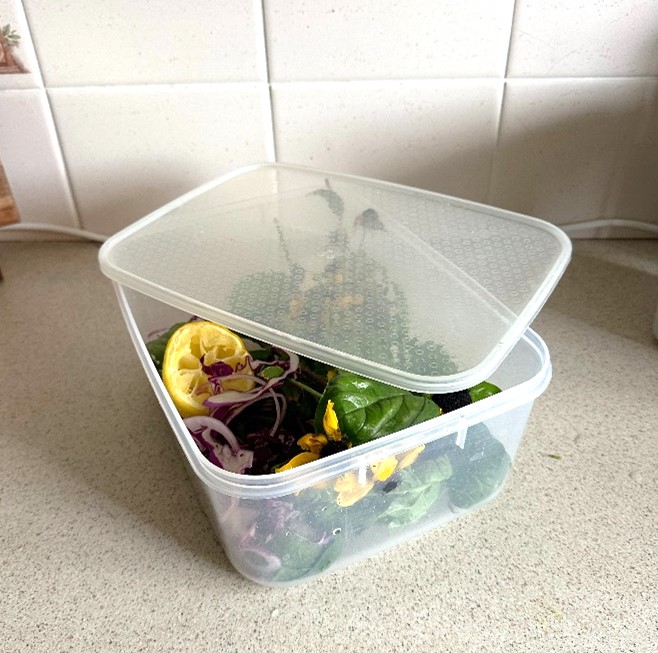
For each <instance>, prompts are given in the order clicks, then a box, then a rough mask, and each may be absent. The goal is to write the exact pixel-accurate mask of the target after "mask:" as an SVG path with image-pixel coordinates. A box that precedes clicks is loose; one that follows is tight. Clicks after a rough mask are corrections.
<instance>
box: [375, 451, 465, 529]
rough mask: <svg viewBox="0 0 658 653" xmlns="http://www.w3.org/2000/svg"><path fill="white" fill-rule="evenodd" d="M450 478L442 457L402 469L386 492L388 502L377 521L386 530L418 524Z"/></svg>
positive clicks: (450, 466)
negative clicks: (386, 527)
mask: <svg viewBox="0 0 658 653" xmlns="http://www.w3.org/2000/svg"><path fill="white" fill-rule="evenodd" d="M451 476H452V465H451V464H450V460H449V459H448V456H446V455H443V456H439V458H437V459H426V460H423V461H419V462H417V463H415V464H414V465H412V466H411V467H408V468H406V469H403V470H402V471H401V472H400V474H399V482H398V484H397V485H396V487H395V489H393V490H392V491H391V492H389V493H388V496H389V498H390V501H391V502H390V504H389V506H388V508H387V509H386V510H385V511H384V512H383V514H382V516H381V520H382V521H383V522H384V523H386V524H387V525H388V526H389V527H390V528H400V527H401V526H406V525H407V524H411V523H413V522H415V521H418V520H419V519H420V518H421V517H424V516H425V515H426V514H427V513H428V511H429V509H430V508H431V507H432V505H433V504H434V503H435V502H436V500H437V499H438V498H439V496H440V495H441V491H442V490H443V487H444V485H445V481H447V480H448V479H449V478H450V477H451Z"/></svg>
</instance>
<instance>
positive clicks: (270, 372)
mask: <svg viewBox="0 0 658 653" xmlns="http://www.w3.org/2000/svg"><path fill="white" fill-rule="evenodd" d="M283 372H284V369H283V368H282V367H281V366H280V365H270V366H269V367H266V368H265V369H264V370H263V371H262V372H261V373H260V375H261V376H262V377H263V378H264V379H268V380H269V379H276V378H278V377H280V376H281V375H282V374H283Z"/></svg>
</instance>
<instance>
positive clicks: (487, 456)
mask: <svg viewBox="0 0 658 653" xmlns="http://www.w3.org/2000/svg"><path fill="white" fill-rule="evenodd" d="M450 462H451V464H452V466H453V469H454V474H453V476H452V478H451V479H450V481H449V482H448V491H449V494H450V501H451V503H452V504H453V505H454V506H455V507H457V508H463V509H467V508H471V507H472V506H475V505H477V504H478V503H482V502H483V501H485V500H486V499H488V498H489V497H491V496H492V495H493V494H494V493H495V492H496V491H497V490H498V489H499V488H500V487H501V486H502V484H503V482H504V481H505V478H506V477H507V474H508V472H509V469H510V467H511V465H512V461H511V459H510V457H509V455H508V453H507V451H506V450H505V447H504V446H503V445H502V443H501V442H499V441H498V440H496V438H494V437H493V436H492V435H491V432H490V431H489V429H488V428H487V427H486V426H485V425H484V424H476V425H475V426H472V427H471V428H470V429H468V432H467V434H466V442H465V443H464V448H463V449H460V448H459V447H454V448H453V449H452V450H451V453H450Z"/></svg>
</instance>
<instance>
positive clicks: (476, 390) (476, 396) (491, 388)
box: [468, 381, 501, 403]
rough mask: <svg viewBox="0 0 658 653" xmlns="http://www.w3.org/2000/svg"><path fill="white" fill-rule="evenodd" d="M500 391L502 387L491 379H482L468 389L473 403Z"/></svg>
mask: <svg viewBox="0 0 658 653" xmlns="http://www.w3.org/2000/svg"><path fill="white" fill-rule="evenodd" d="M499 392H501V390H500V388H499V387H498V386H497V385H494V384H493V383H489V381H482V383H478V384H477V385H474V386H473V387H472V388H469V390H468V394H469V395H470V397H471V401H472V402H473V403H475V402H476V401H480V399H486V398H487V397H491V395H497V394H498V393H499Z"/></svg>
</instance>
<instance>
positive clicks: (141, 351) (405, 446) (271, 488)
mask: <svg viewBox="0 0 658 653" xmlns="http://www.w3.org/2000/svg"><path fill="white" fill-rule="evenodd" d="M114 286H115V291H116V294H117V298H118V300H119V305H120V308H121V312H122V314H123V317H124V319H125V321H126V324H127V326H128V331H129V333H130V336H131V338H132V340H133V344H134V346H135V349H136V350H137V354H138V356H139V359H140V362H141V363H142V367H143V368H144V370H145V372H146V375H147V377H148V379H149V382H150V383H151V386H152V387H153V390H154V392H155V393H156V397H157V398H158V400H159V401H160V404H161V406H162V409H163V412H164V413H165V417H166V419H167V421H168V422H169V425H170V426H171V428H172V430H173V431H174V434H175V435H176V439H177V440H178V442H179V444H180V446H181V448H182V450H183V453H184V455H185V457H186V459H187V461H188V462H189V464H190V466H191V468H192V470H193V471H194V473H195V475H196V476H197V477H198V479H199V480H200V481H201V482H203V483H204V484H205V485H207V486H208V487H209V488H210V489H212V490H213V491H216V492H220V493H222V494H225V495H227V496H232V497H238V498H244V499H254V500H258V499H266V498H267V499H273V498H277V497H281V496H285V495H289V494H292V493H295V492H299V491H301V490H303V489H304V488H307V487H309V486H312V485H316V484H318V483H321V482H322V481H325V480H327V479H328V478H333V477H335V476H338V475H341V474H344V473H346V472H349V471H354V470H358V469H360V468H363V467H367V466H369V465H370V464H372V463H374V462H376V461H378V460H381V459H382V458H385V457H387V456H393V455H398V454H400V453H403V452H405V451H409V450H411V449H414V448H415V447H417V446H419V445H421V444H427V443H428V442H432V441H435V440H438V439H440V438H442V437H445V436H446V435H449V434H451V433H455V432H458V433H459V432H465V431H466V429H467V428H468V427H469V426H472V425H473V424H476V423H479V422H482V421H486V420H488V419H491V418H493V417H496V416H498V415H500V414H502V413H505V412H508V411H510V410H512V409H514V408H516V407H518V406H521V405H523V404H527V403H530V402H531V401H534V400H535V399H536V398H537V397H538V396H539V395H541V394H542V393H543V392H544V391H545V390H546V388H547V387H548V384H549V383H550V380H551V375H552V367H551V360H550V354H549V351H548V347H547V346H546V343H545V342H544V341H543V339H542V338H541V337H540V336H539V335H538V334H537V333H536V332H535V331H533V330H532V329H530V328H528V329H527V330H526V332H525V334H524V335H523V336H522V338H521V340H522V341H524V342H525V344H526V345H528V346H529V347H530V349H531V350H532V351H533V353H534V355H536V357H537V359H538V360H539V363H540V368H539V370H538V371H537V372H536V373H535V374H534V375H533V376H532V377H531V378H530V379H527V380H526V381H523V382H521V383H519V384H517V385H515V386H512V387H511V388H507V389H506V390H504V391H503V392H501V393H500V394H497V395H493V396H491V397H487V398H486V399H482V400H480V401H478V402H477V404H470V405H469V406H466V407H464V408H462V409H459V410H455V411H452V412H450V413H446V414H444V415H440V416H439V417H435V418H434V419H431V420H428V421H427V422H423V423H422V424H417V425H415V426H411V427H409V428H406V429H403V430H401V431H397V432H396V433H392V434H390V435H387V436H384V437H382V438H378V439H376V440H373V441H371V442H368V443H365V444H361V445H359V446H358V447H355V448H353V449H347V450H345V451H341V452H339V453H336V454H333V455H332V456H331V462H328V460H329V459H328V458H323V459H319V460H316V461H313V462H311V463H307V464H306V465H302V466H300V467H296V468H294V469H290V470H287V471H285V472H280V473H271V474H262V475H258V476H248V475H243V474H236V473H234V472H229V471H226V470H224V469H221V468H219V467H217V466H215V465H213V464H212V463H211V462H210V461H208V460H206V459H205V458H204V457H203V455H202V454H201V452H200V451H199V449H198V447H197V446H196V444H195V443H194V440H193V439H192V437H191V435H190V433H189V431H188V430H187V427H186V426H185V423H184V422H183V419H182V418H181V416H180V415H179V413H178V411H177V410H176V408H175V406H174V404H173V402H172V401H171V398H170V397H169V394H168V393H167V392H166V390H164V386H163V385H162V380H161V379H160V376H159V374H158V372H157V370H156V368H155V366H154V365H153V362H152V360H151V357H150V355H149V353H148V350H147V349H146V345H145V343H144V341H143V339H142V337H141V335H140V333H139V328H138V326H137V323H136V321H135V319H134V317H133V315H132V313H131V311H130V309H129V305H128V302H127V298H126V295H125V291H124V289H123V287H122V286H121V285H120V284H118V283H115V284H114Z"/></svg>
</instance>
